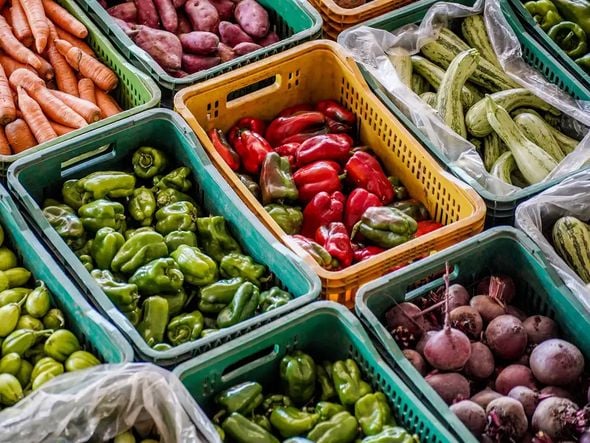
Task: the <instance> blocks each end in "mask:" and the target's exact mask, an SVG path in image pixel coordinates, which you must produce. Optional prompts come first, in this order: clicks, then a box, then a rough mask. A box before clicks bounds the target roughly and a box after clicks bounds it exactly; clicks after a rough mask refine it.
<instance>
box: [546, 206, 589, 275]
mask: <svg viewBox="0 0 590 443" xmlns="http://www.w3.org/2000/svg"><path fill="white" fill-rule="evenodd" d="M551 234H552V237H553V246H555V250H556V251H557V253H558V254H559V256H560V257H561V258H562V259H563V260H564V261H565V262H566V263H567V264H568V265H569V266H570V267H571V268H572V269H573V270H574V272H575V273H576V274H578V276H579V277H580V278H581V279H582V280H583V281H584V283H586V284H588V283H590V226H588V225H587V224H586V223H584V222H583V221H582V220H580V219H578V218H576V217H572V216H566V217H561V218H560V219H558V220H557V221H556V222H555V224H554V225H553V230H552V232H551Z"/></svg>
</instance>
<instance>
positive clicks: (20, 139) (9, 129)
mask: <svg viewBox="0 0 590 443" xmlns="http://www.w3.org/2000/svg"><path fill="white" fill-rule="evenodd" d="M4 132H5V133H6V139H7V140H8V143H9V144H10V147H11V148H12V152H13V153H14V154H18V153H19V152H23V151H24V150H25V149H29V148H32V147H33V146H35V145H36V144H37V140H35V136H34V135H33V133H32V132H31V129H30V128H29V125H27V123H26V122H25V121H24V120H23V119H20V118H19V119H17V120H15V121H13V122H12V123H9V124H7V125H6V127H5V128H4Z"/></svg>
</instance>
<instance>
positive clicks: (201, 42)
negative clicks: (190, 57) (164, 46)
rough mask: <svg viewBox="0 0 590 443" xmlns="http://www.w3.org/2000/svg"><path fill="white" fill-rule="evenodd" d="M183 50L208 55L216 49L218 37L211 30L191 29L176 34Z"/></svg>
mask: <svg viewBox="0 0 590 443" xmlns="http://www.w3.org/2000/svg"><path fill="white" fill-rule="evenodd" d="M178 38H179V39H180V43H181V44H182V49H183V50H184V52H190V53H191V54H197V55H210V54H213V53H215V52H216V51H217V47H218V46H219V37H217V35H216V34H213V33H212V32H203V31H193V32H189V33H188V34H181V35H179V36H178Z"/></svg>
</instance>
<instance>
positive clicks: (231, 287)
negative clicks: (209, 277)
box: [197, 277, 262, 314]
mask: <svg viewBox="0 0 590 443" xmlns="http://www.w3.org/2000/svg"><path fill="white" fill-rule="evenodd" d="M242 283H244V279H243V278H241V277H236V278H232V279H229V280H219V281H217V282H215V283H212V284H210V285H208V286H205V287H204V288H201V291H200V294H199V304H198V305H197V307H198V308H199V311H201V312H205V313H207V314H218V313H220V312H221V311H222V310H223V308H225V307H226V306H227V305H229V304H230V303H231V301H232V299H233V298H234V295H235V294H236V292H237V291H238V289H239V288H240V286H242ZM261 295H262V294H261Z"/></svg>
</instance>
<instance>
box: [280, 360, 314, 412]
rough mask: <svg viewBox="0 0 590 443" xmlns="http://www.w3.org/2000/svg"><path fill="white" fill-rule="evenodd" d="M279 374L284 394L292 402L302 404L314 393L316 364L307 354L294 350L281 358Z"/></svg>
mask: <svg viewBox="0 0 590 443" xmlns="http://www.w3.org/2000/svg"><path fill="white" fill-rule="evenodd" d="M279 374H280V378H281V383H282V384H283V387H284V391H285V394H286V395H287V396H289V397H290V398H291V400H293V402H294V403H296V404H300V405H303V404H305V403H307V402H308V401H309V400H310V399H311V398H312V397H313V395H314V393H315V384H316V374H317V371H316V364H315V362H314V361H313V358H311V357H310V356H309V355H307V354H305V353H304V352H301V351H295V352H293V353H291V354H288V355H285V356H284V357H283V358H282V359H281V364H280V369H279Z"/></svg>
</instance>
